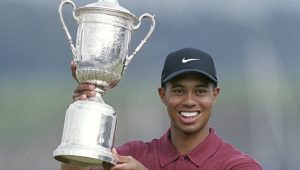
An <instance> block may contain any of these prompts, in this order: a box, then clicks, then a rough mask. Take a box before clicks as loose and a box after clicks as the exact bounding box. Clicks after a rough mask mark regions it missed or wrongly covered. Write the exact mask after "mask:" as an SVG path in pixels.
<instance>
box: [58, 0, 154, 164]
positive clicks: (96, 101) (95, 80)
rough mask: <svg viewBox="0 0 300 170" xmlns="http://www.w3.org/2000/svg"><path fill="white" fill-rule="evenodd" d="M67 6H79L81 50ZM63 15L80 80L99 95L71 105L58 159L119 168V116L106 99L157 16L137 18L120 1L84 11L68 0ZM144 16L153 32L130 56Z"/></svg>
mask: <svg viewBox="0 0 300 170" xmlns="http://www.w3.org/2000/svg"><path fill="white" fill-rule="evenodd" d="M66 4H69V5H71V6H72V7H73V17H74V19H75V20H76V21H77V24H78V29H77V39H76V47H75V46H74V45H73V42H72V37H71V35H70V33H69V31H68V28H67V27H66V24H65V22H64V18H63V13H62V11H63V6H64V5H66ZM59 15H60V20H61V23H62V25H63V28H64V31H65V33H66V35H67V38H68V41H69V45H70V47H71V50H72V53H73V58H74V61H75V62H76V65H77V69H76V76H77V79H78V81H79V82H80V83H90V84H94V85H96V91H97V95H96V97H93V98H88V99H87V100H84V101H76V102H74V103H72V104H71V105H70V106H69V108H68V109H67V111H66V116H65V122H64V129H63V134H62V141H61V144H60V145H59V146H58V148H57V149H56V150H55V151H54V153H53V156H54V158H55V159H56V160H58V161H61V162H64V163H70V164H75V165H80V166H88V167H97V166H101V164H102V162H103V161H104V162H108V163H110V164H116V162H115V160H114V158H113V155H112V153H111V149H112V147H113V143H114V134H115V128H116V122H117V116H116V112H115V111H114V109H113V108H112V107H111V106H109V105H108V104H105V103H104V101H103V99H102V95H103V94H104V93H105V92H106V91H107V90H108V89H111V88H113V87H114V86H116V85H117V84H118V82H119V81H120V79H121V77H122V75H123V73H124V71H125V70H126V67H127V65H128V64H129V63H130V61H131V60H132V58H133V57H134V56H135V55H136V53H137V52H138V51H139V50H140V49H141V47H142V46H143V45H144V43H145V42H146V40H147V39H148V38H149V36H150V35H151V34H152V32H153V30H154V27H155V20H154V16H152V15H150V14H147V13H145V14H143V15H141V16H140V17H139V18H137V17H136V16H135V15H134V14H132V13H131V12H130V11H128V10H127V9H125V8H123V7H121V6H120V5H119V3H118V1H117V0H99V1H98V2H96V3H92V4H88V5H86V6H84V7H80V8H76V5H75V4H74V2H72V1H71V0H62V2H61V3H60V6H59ZM143 18H148V19H150V21H151V27H150V30H149V32H148V33H147V35H146V36H145V38H144V39H143V40H142V41H141V43H140V44H139V45H138V47H137V48H136V49H135V50H134V52H133V54H131V55H128V49H129V44H130V40H131V34H132V32H133V31H135V30H137V29H138V28H139V27H140V25H141V20H142V19H143ZM135 24H136V25H135Z"/></svg>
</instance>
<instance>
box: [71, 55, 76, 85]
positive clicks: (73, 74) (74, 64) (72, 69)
mask: <svg viewBox="0 0 300 170" xmlns="http://www.w3.org/2000/svg"><path fill="white" fill-rule="evenodd" d="M71 72H72V76H73V77H74V79H75V80H76V81H77V82H78V80H77V77H76V63H75V61H74V60H72V61H71Z"/></svg>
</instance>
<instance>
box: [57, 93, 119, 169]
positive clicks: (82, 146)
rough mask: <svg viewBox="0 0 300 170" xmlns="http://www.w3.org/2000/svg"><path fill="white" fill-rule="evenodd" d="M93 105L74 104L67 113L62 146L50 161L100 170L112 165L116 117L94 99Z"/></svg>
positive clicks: (86, 103) (82, 102)
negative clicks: (103, 163) (102, 167)
mask: <svg viewBox="0 0 300 170" xmlns="http://www.w3.org/2000/svg"><path fill="white" fill-rule="evenodd" d="M94 100H95V101H89V100H85V101H75V102H74V103H72V104H71V105H70V106H69V108H68V109H67V112H66V117H65V123H64V131H63V135H62V141H61V144H60V145H59V146H58V147H57V149H56V150H55V151H54V152H53V157H54V158H55V159H56V160H58V161H61V162H64V163H69V164H74V165H79V166H84V167H101V166H102V162H107V163H109V164H113V165H115V164H116V162H115V160H114V157H113V155H112V152H111V149H112V147H113V142H114V133H115V127H116V123H117V117H116V115H115V111H114V109H113V108H112V107H111V106H109V105H107V104H105V103H104V102H103V101H101V99H100V97H99V96H98V97H95V99H94Z"/></svg>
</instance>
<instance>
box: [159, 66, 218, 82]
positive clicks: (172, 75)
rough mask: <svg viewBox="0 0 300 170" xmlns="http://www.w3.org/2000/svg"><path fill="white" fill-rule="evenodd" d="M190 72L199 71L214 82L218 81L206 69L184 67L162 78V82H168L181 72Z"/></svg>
mask: <svg viewBox="0 0 300 170" xmlns="http://www.w3.org/2000/svg"><path fill="white" fill-rule="evenodd" d="M189 72H193V73H199V74H201V75H203V76H205V77H207V78H208V79H210V80H211V81H213V82H214V83H216V84H217V83H218V81H217V79H216V78H214V77H212V76H211V75H209V74H208V73H206V72H205V71H201V70H196V69H183V70H179V71H176V72H174V73H172V74H170V75H169V76H168V77H166V78H165V79H163V80H162V82H161V83H162V84H163V83H166V82H167V81H169V80H171V79H173V78H175V77H177V76H179V75H181V74H184V73H189Z"/></svg>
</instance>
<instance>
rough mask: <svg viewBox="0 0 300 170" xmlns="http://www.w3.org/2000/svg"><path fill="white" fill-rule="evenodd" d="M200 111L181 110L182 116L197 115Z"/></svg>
mask: <svg viewBox="0 0 300 170" xmlns="http://www.w3.org/2000/svg"><path fill="white" fill-rule="evenodd" d="M197 114H198V112H180V115H181V116H184V117H194V116H197Z"/></svg>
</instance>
